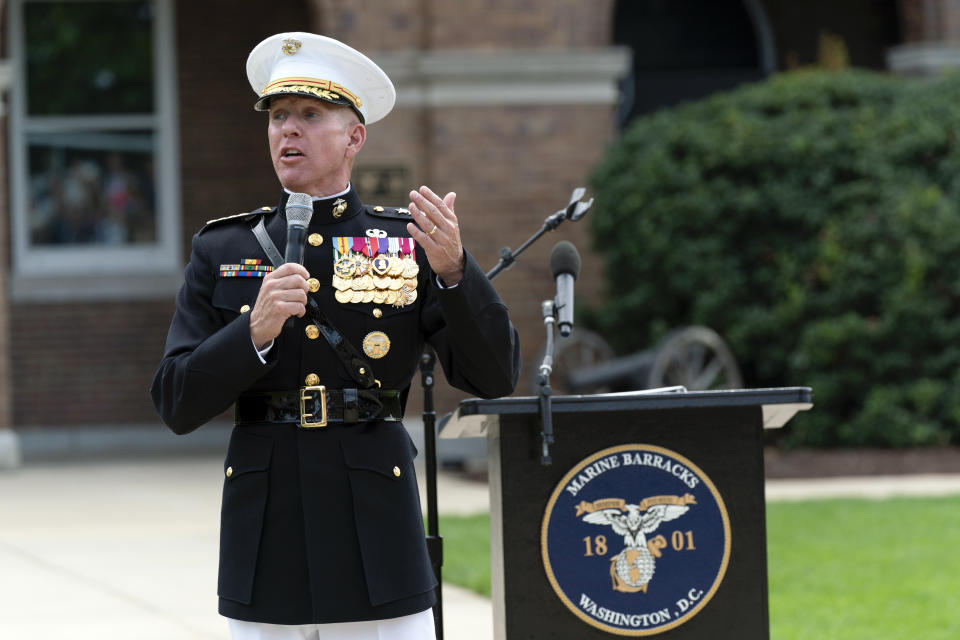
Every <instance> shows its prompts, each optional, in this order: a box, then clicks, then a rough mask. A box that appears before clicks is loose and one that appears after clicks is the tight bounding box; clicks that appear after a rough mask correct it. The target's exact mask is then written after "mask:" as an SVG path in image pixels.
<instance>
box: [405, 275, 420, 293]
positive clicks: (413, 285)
mask: <svg viewBox="0 0 960 640" xmlns="http://www.w3.org/2000/svg"><path fill="white" fill-rule="evenodd" d="M403 286H405V287H406V288H407V289H410V290H411V291H416V290H417V280H416V278H410V279H409V280H404V281H403Z"/></svg>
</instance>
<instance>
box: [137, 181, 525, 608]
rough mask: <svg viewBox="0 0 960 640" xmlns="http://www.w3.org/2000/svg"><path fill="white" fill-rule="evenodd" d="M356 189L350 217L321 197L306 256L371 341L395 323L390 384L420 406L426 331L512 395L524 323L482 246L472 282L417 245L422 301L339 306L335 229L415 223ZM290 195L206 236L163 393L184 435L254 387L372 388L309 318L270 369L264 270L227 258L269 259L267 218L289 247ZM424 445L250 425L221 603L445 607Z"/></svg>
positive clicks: (392, 233)
mask: <svg viewBox="0 0 960 640" xmlns="http://www.w3.org/2000/svg"><path fill="white" fill-rule="evenodd" d="M342 198H343V200H344V201H345V202H346V205H347V206H346V209H345V210H343V211H342V213H341V215H340V216H339V217H334V210H335V206H334V202H335V201H334V200H333V199H328V200H320V201H315V202H314V214H313V218H312V220H311V222H310V227H309V233H310V234H320V235H321V236H322V242H321V243H320V244H319V246H314V245H313V244H310V243H308V244H307V245H306V248H305V257H304V266H305V267H306V268H307V270H308V271H309V272H310V274H311V276H312V277H313V278H316V279H317V280H319V283H320V287H319V290H318V291H317V292H315V293H310V294H309V295H310V296H311V297H312V298H314V299H315V300H316V301H317V302H318V304H319V307H320V309H321V310H322V312H323V313H324V314H325V315H326V316H327V318H328V319H329V320H330V321H331V322H332V324H334V325H335V326H336V327H338V328H339V330H340V332H341V333H342V334H343V335H344V337H345V338H346V339H347V340H348V341H349V342H350V343H352V344H353V345H354V346H356V347H357V348H358V350H359V349H360V348H361V345H362V342H363V340H364V337H365V336H366V335H367V334H369V333H370V332H374V331H381V332H383V333H385V334H387V337H388V338H389V341H390V346H389V350H388V351H387V353H386V355H384V356H383V357H380V358H377V359H369V360H368V362H369V364H370V365H371V366H372V367H373V371H374V375H375V377H376V378H377V379H378V380H379V381H380V384H381V385H382V388H383V389H397V390H400V391H401V392H402V393H401V397H402V401H403V403H404V404H405V402H406V397H407V392H408V391H409V385H410V380H411V378H412V377H413V375H414V373H415V372H416V369H417V366H418V362H419V358H420V355H421V353H422V351H423V347H424V343H425V342H426V343H429V344H430V345H431V346H432V347H433V348H434V350H435V351H436V353H437V359H438V361H439V362H440V363H441V365H442V367H443V369H444V372H445V373H446V376H447V379H448V380H449V381H450V382H451V384H453V385H455V386H457V387H458V388H460V389H463V390H466V391H468V392H470V393H472V394H475V395H477V396H480V397H496V396H501V395H506V394H509V393H511V392H512V391H513V388H514V386H515V384H516V381H517V377H518V373H519V365H520V356H519V345H518V341H517V333H516V330H515V329H514V327H513V325H512V324H511V322H510V319H509V317H508V314H507V309H506V307H505V306H504V304H503V302H502V301H501V300H500V298H499V297H498V295H497V293H496V291H495V290H494V289H493V287H492V286H491V284H490V282H489V281H488V279H487V278H486V276H485V275H484V273H483V271H482V270H481V269H480V268H479V266H478V265H477V264H476V262H475V261H474V260H473V258H471V257H470V255H469V254H467V256H466V270H465V272H464V275H463V279H462V280H461V281H460V283H459V284H458V285H457V286H456V287H454V288H452V289H441V288H439V287H438V286H437V284H436V282H435V276H434V274H433V272H432V271H431V270H430V267H429V265H428V263H427V260H426V256H425V254H424V253H423V251H422V249H420V247H419V246H418V247H416V249H415V252H416V260H417V263H418V265H419V267H420V272H419V274H418V276H417V299H416V301H415V302H414V303H412V304H409V305H406V306H403V307H392V306H390V305H387V304H379V305H377V304H374V303H372V302H371V303H368V304H353V303H348V304H343V303H340V302H337V300H336V299H335V297H334V291H335V290H334V288H333V287H332V286H331V278H332V275H333V260H334V245H335V238H336V237H340V236H346V237H357V236H359V237H363V236H365V235H366V233H367V231H368V230H379V232H378V231H373V232H372V233H374V234H377V233H379V235H384V234H383V232H386V235H387V236H388V237H403V238H407V237H409V234H408V233H407V230H406V223H407V222H409V221H410V216H409V215H408V214H405V212H404V211H403V210H399V211H398V210H394V209H388V210H386V211H381V210H380V209H381V208H380V207H377V208H376V210H375V209H374V208H371V207H368V206H365V205H363V204H362V203H361V202H360V200H359V198H358V197H357V195H356V193H355V192H354V191H353V190H352V189H351V191H350V192H349V193H348V194H346V195H344V196H343V197H342ZM285 203H286V196H284V197H283V200H282V201H281V205H280V207H279V208H278V209H272V208H270V209H269V210H261V211H258V212H254V213H251V214H249V215H243V216H235V217H232V218H231V219H226V220H222V221H216V222H213V223H209V224H208V225H207V226H206V227H204V228H203V229H202V230H201V231H200V232H199V233H197V234H196V235H195V236H194V238H193V251H192V255H191V257H190V263H189V264H188V265H187V268H186V271H185V277H184V285H183V287H182V288H181V290H180V292H179V294H178V296H177V306H176V313H175V315H174V317H173V321H172V324H171V326H170V332H169V335H168V337H167V343H166V350H165V355H164V357H163V360H162V362H161V363H160V366H159V369H158V371H157V373H156V376H155V378H154V381H153V385H152V388H151V394H152V396H153V399H154V404H155V405H156V407H157V410H158V412H159V413H160V415H161V417H162V418H163V420H164V422H166V424H167V425H168V426H169V427H170V428H171V429H172V430H173V431H174V432H176V433H187V432H190V431H192V430H194V429H196V428H197V427H198V426H200V425H202V424H203V423H205V422H207V421H208V420H210V419H211V418H213V417H216V416H218V415H220V414H222V413H223V412H224V411H226V410H227V409H229V408H230V406H231V405H233V404H234V402H235V401H237V400H238V398H239V397H240V396H241V395H244V394H251V393H254V392H260V391H290V390H294V391H295V390H297V389H298V388H300V387H302V386H304V384H305V382H304V381H305V379H306V378H307V376H308V375H309V374H316V376H317V377H318V378H319V382H318V384H320V385H325V386H326V387H327V388H328V389H350V388H353V387H356V386H357V383H355V382H354V381H353V380H352V379H351V377H350V376H349V375H348V373H347V371H346V369H345V367H344V365H343V364H341V362H340V360H339V359H338V358H337V357H336V355H335V353H334V351H333V349H332V348H331V347H330V346H329V345H328V343H327V341H326V340H325V339H324V337H323V336H322V335H321V336H320V337H318V338H315V339H311V338H310V337H308V336H307V335H306V334H305V332H304V329H305V327H306V325H307V321H306V320H305V319H303V318H295V319H294V322H293V324H292V326H290V327H286V328H284V330H283V331H282V333H281V335H280V336H279V337H278V338H277V339H276V340H275V341H274V345H273V347H272V348H271V349H270V351H269V352H268V354H267V355H266V357H265V358H266V361H267V362H266V364H263V363H262V362H261V361H260V358H259V357H258V355H257V353H256V351H255V349H254V347H253V344H252V342H251V338H250V325H249V315H248V314H247V313H244V312H242V311H241V309H244V307H245V305H249V307H253V305H254V302H255V300H256V298H257V293H258V291H259V289H260V284H261V282H262V279H261V278H250V277H222V276H221V275H220V267H221V265H230V264H233V265H236V264H238V263H240V264H242V263H243V261H244V260H245V259H251V258H252V259H260V260H262V264H264V265H266V264H269V260H268V259H267V256H266V254H265V252H264V251H263V249H262V248H261V245H260V244H259V243H258V241H257V239H256V237H255V236H254V234H253V232H252V228H253V227H254V225H255V224H256V223H257V222H259V220H260V219H261V218H263V219H264V221H265V223H266V229H267V231H268V233H269V235H270V237H271V238H272V239H273V242H274V244H275V245H276V246H277V247H284V246H285V242H286V220H285V218H284V215H283V211H284V205H285ZM314 240H316V238H315V239H314ZM244 311H246V310H245V309H244ZM416 453H417V451H416V449H415V447H414V445H413V443H412V441H411V440H410V437H409V435H408V434H407V432H406V429H405V428H404V427H403V425H402V423H400V422H386V421H376V422H359V423H356V424H331V425H329V426H327V427H324V428H313V429H302V428H300V427H299V425H298V424H295V423H288V424H266V423H264V424H245V425H243V426H236V427H235V428H234V430H233V433H232V436H231V439H230V445H229V450H228V452H227V456H226V460H225V462H224V471H225V476H226V477H225V479H224V489H223V503H222V512H221V534H220V574H219V584H218V594H219V596H220V606H219V610H220V613H221V614H223V615H225V616H228V617H231V618H235V619H240V620H249V621H256V622H269V623H275V624H307V623H328V622H346V621H355V620H372V619H383V618H391V617H396V616H401V615H407V614H410V613H415V612H418V611H423V610H424V609H427V608H429V607H430V606H432V605H433V604H434V599H435V598H434V593H433V589H434V587H435V586H436V580H435V578H434V575H433V571H432V569H431V566H430V563H429V560H428V557H427V551H426V545H425V540H424V532H423V522H422V520H421V509H420V503H419V496H418V492H417V485H416V478H415V474H414V469H413V459H414V456H415V455H416ZM228 470H229V472H228Z"/></svg>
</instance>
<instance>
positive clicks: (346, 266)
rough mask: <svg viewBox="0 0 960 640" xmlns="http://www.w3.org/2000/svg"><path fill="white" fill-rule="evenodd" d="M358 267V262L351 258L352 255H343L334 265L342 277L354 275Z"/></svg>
mask: <svg viewBox="0 0 960 640" xmlns="http://www.w3.org/2000/svg"><path fill="white" fill-rule="evenodd" d="M355 269H356V264H354V261H353V260H352V259H351V258H350V256H343V257H342V258H340V259H339V260H337V262H336V264H334V265H333V270H334V272H336V274H337V275H338V276H340V277H341V278H350V277H352V276H353V272H354V270H355Z"/></svg>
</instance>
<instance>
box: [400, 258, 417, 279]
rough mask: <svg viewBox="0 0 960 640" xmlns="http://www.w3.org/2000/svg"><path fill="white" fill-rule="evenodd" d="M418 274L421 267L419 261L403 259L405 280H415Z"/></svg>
mask: <svg viewBox="0 0 960 640" xmlns="http://www.w3.org/2000/svg"><path fill="white" fill-rule="evenodd" d="M418 273H420V265H418V264H417V261H416V260H414V259H412V258H404V259H403V273H402V275H403V277H404V278H413V277H415V276H416V275H417V274H418Z"/></svg>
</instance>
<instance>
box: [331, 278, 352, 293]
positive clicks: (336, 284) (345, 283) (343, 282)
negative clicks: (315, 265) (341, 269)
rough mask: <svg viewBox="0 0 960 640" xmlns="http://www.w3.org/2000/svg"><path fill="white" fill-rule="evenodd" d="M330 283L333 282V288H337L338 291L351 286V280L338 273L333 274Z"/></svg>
mask: <svg viewBox="0 0 960 640" xmlns="http://www.w3.org/2000/svg"><path fill="white" fill-rule="evenodd" d="M330 284H332V285H333V288H334V289H337V290H338V291H345V290H347V289H349V288H350V280H347V279H346V278H341V277H340V276H337V275H335V276H333V277H332V278H331V279H330Z"/></svg>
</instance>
